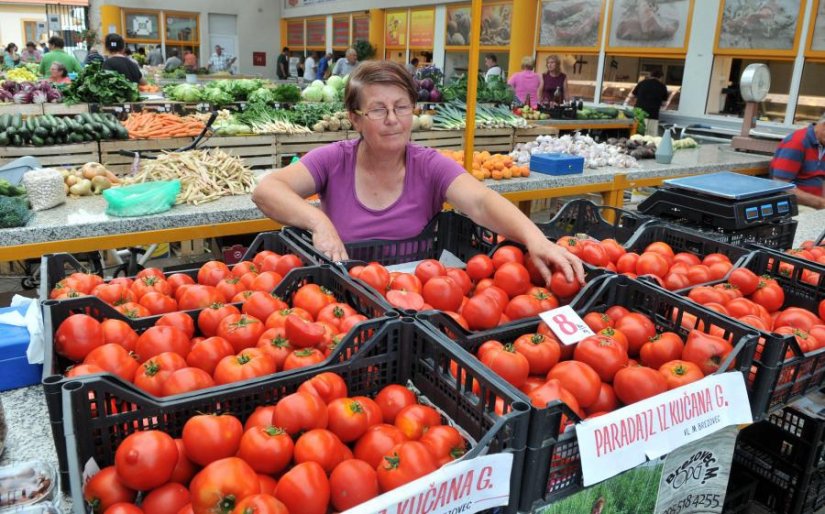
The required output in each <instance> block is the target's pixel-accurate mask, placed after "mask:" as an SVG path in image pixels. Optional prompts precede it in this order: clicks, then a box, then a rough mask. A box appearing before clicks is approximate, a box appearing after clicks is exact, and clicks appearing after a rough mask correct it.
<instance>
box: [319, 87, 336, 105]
mask: <svg viewBox="0 0 825 514" xmlns="http://www.w3.org/2000/svg"><path fill="white" fill-rule="evenodd" d="M321 92H322V94H323V96H324V102H337V101H338V90H337V89H336V88H334V87H333V86H324V88H323V89H322V90H321Z"/></svg>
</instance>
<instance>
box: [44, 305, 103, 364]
mask: <svg viewBox="0 0 825 514" xmlns="http://www.w3.org/2000/svg"><path fill="white" fill-rule="evenodd" d="M54 344H55V351H56V352H57V353H59V354H60V355H62V356H64V357H66V358H68V359H71V360H73V361H82V360H83V359H84V358H85V357H86V355H88V354H89V352H91V351H92V350H93V349H95V348H97V347H98V346H102V345H103V344H104V339H103V329H102V328H101V326H100V322H99V321H97V320H96V319H94V318H93V317H91V316H87V315H86V314H72V315H71V316H69V317H68V318H66V319H65V320H63V322H62V323H61V324H60V326H59V327H57V332H55V334H54Z"/></svg>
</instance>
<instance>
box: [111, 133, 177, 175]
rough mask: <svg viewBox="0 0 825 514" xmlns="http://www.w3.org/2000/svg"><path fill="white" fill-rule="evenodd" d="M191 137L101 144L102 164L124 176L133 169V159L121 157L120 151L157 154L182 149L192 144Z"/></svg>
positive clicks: (130, 140)
mask: <svg viewBox="0 0 825 514" xmlns="http://www.w3.org/2000/svg"><path fill="white" fill-rule="evenodd" d="M192 139H193V138H191V137H176V138H169V139H127V140H120V141H101V142H100V163H101V164H103V165H104V166H106V167H107V168H108V169H109V170H110V171H112V172H113V173H115V174H118V175H123V174H125V173H128V172H129V171H130V170H131V169H132V162H133V161H134V158H133V157H127V156H125V155H119V154H118V153H117V152H118V151H120V150H127V151H130V152H147V153H149V154H155V155H157V154H158V153H160V152H162V151H172V150H177V149H178V148H182V147H184V146H186V145H188V144H189V143H191V142H192Z"/></svg>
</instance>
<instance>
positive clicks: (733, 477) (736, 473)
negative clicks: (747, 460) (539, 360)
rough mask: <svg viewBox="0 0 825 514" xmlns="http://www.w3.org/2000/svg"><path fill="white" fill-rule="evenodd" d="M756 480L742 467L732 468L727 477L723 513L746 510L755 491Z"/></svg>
mask: <svg viewBox="0 0 825 514" xmlns="http://www.w3.org/2000/svg"><path fill="white" fill-rule="evenodd" d="M756 486H757V481H756V479H754V478H753V477H752V476H751V475H750V474H749V473H747V472H746V471H744V470H742V469H737V468H732V469H731V474H730V476H729V477H728V489H727V491H726V492H725V503H724V504H723V505H722V512H723V513H724V514H737V513H739V512H745V513H746V512H748V510H749V508H750V506H751V503H753V497H754V494H755V493H756Z"/></svg>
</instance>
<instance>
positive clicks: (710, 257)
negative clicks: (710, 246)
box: [702, 253, 730, 266]
mask: <svg viewBox="0 0 825 514" xmlns="http://www.w3.org/2000/svg"><path fill="white" fill-rule="evenodd" d="M718 262H730V259H729V258H728V256H727V255H724V254H721V253H709V254H707V255H706V256H705V258H704V259H702V264H704V265H705V266H710V265H712V264H716V263H718Z"/></svg>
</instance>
